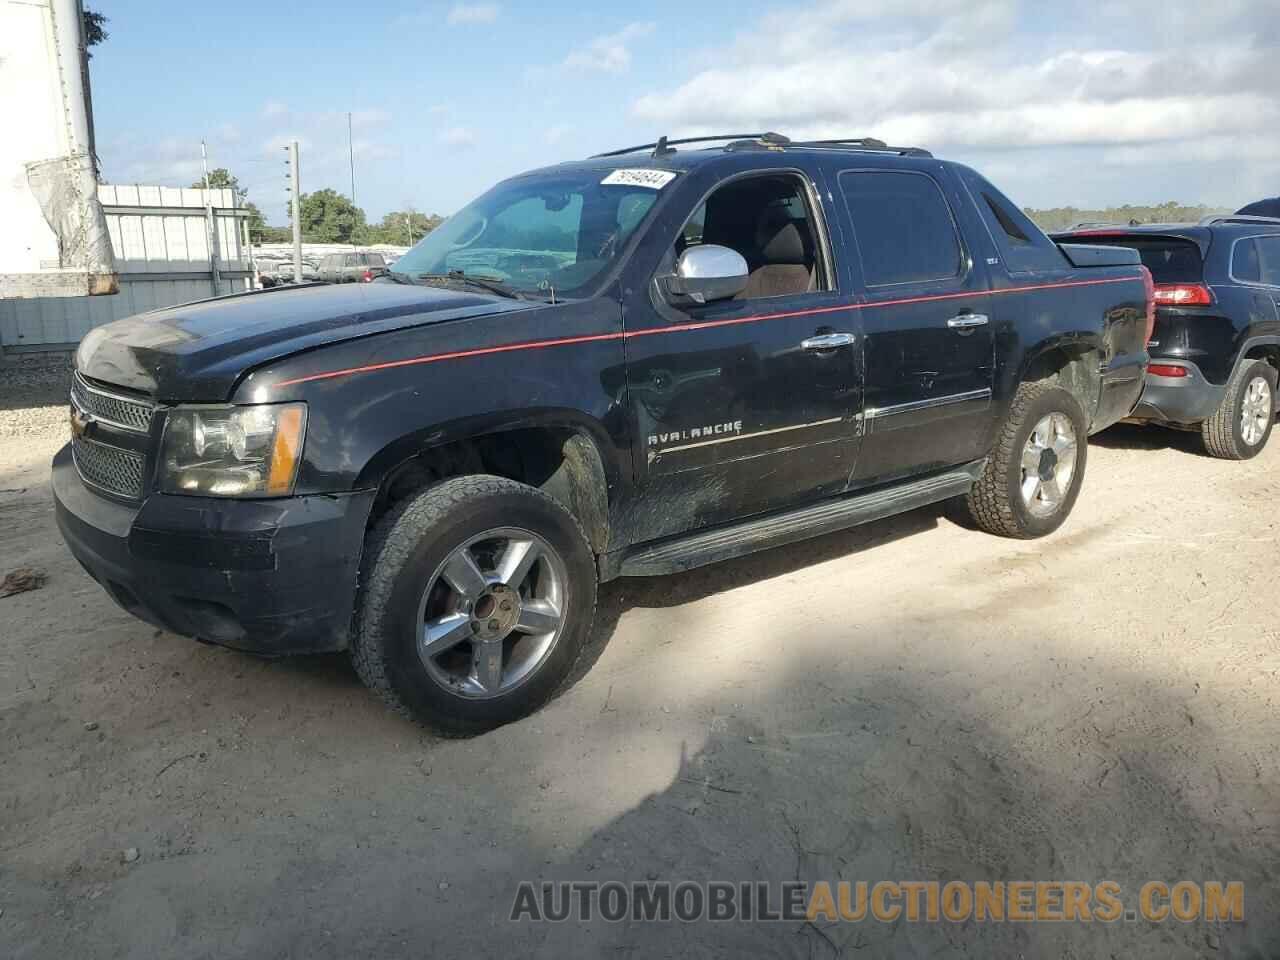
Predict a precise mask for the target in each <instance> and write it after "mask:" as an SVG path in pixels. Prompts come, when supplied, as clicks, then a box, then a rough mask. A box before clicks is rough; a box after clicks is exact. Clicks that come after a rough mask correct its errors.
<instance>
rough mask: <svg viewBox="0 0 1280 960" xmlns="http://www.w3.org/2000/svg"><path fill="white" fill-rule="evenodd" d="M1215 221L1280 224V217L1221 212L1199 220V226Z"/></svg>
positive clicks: (1211, 224)
mask: <svg viewBox="0 0 1280 960" xmlns="http://www.w3.org/2000/svg"><path fill="white" fill-rule="evenodd" d="M1215 223H1274V224H1277V225H1280V217H1251V216H1248V215H1247V214H1245V215H1242V214H1239V213H1221V214H1217V215H1216V216H1209V217H1205V218H1204V219H1203V220H1201V221H1200V223H1199V226H1202V227H1211V226H1213V225H1214V224H1215Z"/></svg>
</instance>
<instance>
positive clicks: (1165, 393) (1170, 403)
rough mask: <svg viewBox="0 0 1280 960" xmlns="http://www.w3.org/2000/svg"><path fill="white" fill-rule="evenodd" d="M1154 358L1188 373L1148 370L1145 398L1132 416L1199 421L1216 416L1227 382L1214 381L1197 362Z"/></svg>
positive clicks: (1144, 391)
mask: <svg viewBox="0 0 1280 960" xmlns="http://www.w3.org/2000/svg"><path fill="white" fill-rule="evenodd" d="M1152 362H1153V363H1162V364H1166V365H1169V366H1178V367H1182V368H1183V369H1184V370H1186V371H1187V375H1186V376H1185V377H1161V376H1158V375H1156V374H1153V373H1150V372H1148V373H1147V381H1146V385H1145V386H1144V388H1143V390H1142V399H1141V400H1139V401H1138V406H1137V407H1136V408H1135V409H1134V411H1133V413H1132V414H1130V417H1129V418H1130V419H1132V420H1155V421H1158V422H1161V423H1178V424H1198V423H1201V422H1203V421H1204V420H1207V419H1208V418H1209V417H1210V416H1212V415H1213V412H1214V411H1215V410H1217V409H1218V405H1219V404H1220V403H1222V397H1223V395H1224V394H1225V393H1226V390H1227V388H1226V385H1225V384H1215V383H1210V382H1209V381H1208V380H1206V379H1205V378H1204V374H1202V373H1201V372H1200V368H1199V367H1198V366H1196V365H1195V364H1194V363H1190V362H1188V361H1185V360H1178V361H1169V360H1164V359H1153V361H1152Z"/></svg>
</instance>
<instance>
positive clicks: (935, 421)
mask: <svg viewBox="0 0 1280 960" xmlns="http://www.w3.org/2000/svg"><path fill="white" fill-rule="evenodd" d="M944 185H945V187H946V188H945V189H944ZM836 190H837V194H838V197H839V199H840V200H841V205H842V206H843V209H844V213H845V214H846V215H847V217H848V222H849V227H850V234H851V236H852V237H853V240H854V243H853V245H852V246H853V247H854V248H855V249H856V251H857V258H856V259H857V265H858V266H859V267H860V273H861V286H862V294H863V300H864V304H863V308H862V311H861V313H862V329H863V336H864V343H863V362H864V364H865V371H864V376H865V384H866V386H865V410H864V418H865V433H864V436H863V441H862V447H861V450H860V451H859V454H858V460H857V466H856V470H855V472H854V473H853V475H852V476H851V478H850V485H851V486H853V487H861V486H868V485H872V484H876V483H881V482H885V481H889V480H894V479H897V478H899V477H906V476H910V475H912V474H918V473H923V472H926V471H929V470H932V469H938V468H942V467H947V466H952V465H955V464H959V463H964V462H967V461H969V460H973V459H976V458H978V457H980V456H981V455H982V453H983V449H982V448H983V445H984V443H985V440H986V436H987V434H988V430H987V428H988V426H989V418H990V407H991V390H992V385H993V381H994V374H995V340H994V333H993V329H994V328H993V325H992V323H991V318H990V312H989V300H990V294H989V291H988V284H987V274H986V271H985V269H983V268H981V267H978V266H977V265H975V263H974V258H973V256H972V255H971V253H970V251H969V249H968V247H967V245H966V244H965V242H964V240H963V237H962V234H961V231H960V229H959V226H958V224H957V220H956V217H955V214H954V212H953V209H952V202H951V201H950V200H949V199H948V194H949V193H950V192H951V189H950V181H949V180H947V179H946V178H945V176H944V171H943V170H942V168H941V165H940V164H932V163H927V162H924V161H921V162H920V164H919V165H918V166H915V167H905V168H904V166H903V165H902V163H901V161H898V162H897V163H896V164H895V165H893V166H892V167H890V166H875V165H872V163H870V162H869V163H868V165H866V166H859V167H857V168H852V169H846V170H843V171H841V172H840V173H839V174H838V176H837V177H836ZM956 199H957V200H958V197H957V198H956Z"/></svg>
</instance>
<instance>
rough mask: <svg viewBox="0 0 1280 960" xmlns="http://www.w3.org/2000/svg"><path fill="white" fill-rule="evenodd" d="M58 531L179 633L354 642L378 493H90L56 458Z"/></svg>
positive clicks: (219, 638) (315, 648)
mask: <svg viewBox="0 0 1280 960" xmlns="http://www.w3.org/2000/svg"><path fill="white" fill-rule="evenodd" d="M51 485H52V488H53V499H54V508H55V515H56V517H57V522H58V529H59V531H60V532H61V533H62V536H63V539H64V540H66V542H67V546H68V547H70V549H71V553H72V554H73V555H74V556H75V558H76V559H77V560H78V561H80V564H81V566H83V567H84V568H85V570H86V571H88V573H89V575H90V576H91V577H93V579H95V580H97V581H98V583H99V584H101V585H102V586H103V587H104V588H105V589H106V591H107V593H108V594H109V595H110V596H111V597H112V599H113V600H115V601H116V603H118V604H119V605H120V606H121V607H123V608H124V609H125V610H127V611H128V612H129V613H132V614H133V615H134V616H136V617H138V618H140V619H142V620H145V621H147V622H148V623H151V624H154V625H156V626H158V627H163V628H164V629H166V630H170V631H172V632H174V633H178V634H182V635H184V636H190V637H196V638H198V639H200V640H204V641H207V642H210V643H216V644H220V645H223V646H228V647H234V648H236V649H239V650H248V651H251V652H254V653H262V654H285V653H313V652H319V651H326V650H341V649H344V648H345V647H346V646H347V643H348V634H349V630H350V624H351V615H352V610H353V609H354V605H355V594H356V583H357V579H358V573H359V567H360V553H361V548H362V546H363V542H364V530H365V523H366V521H367V519H368V516H369V510H370V507H371V506H372V503H373V498H374V492H373V491H365V492H357V493H353V494H346V495H341V496H307V497H287V498H281V499H274V500H224V499H219V498H212V497H185V496H166V495H163V494H155V495H153V496H151V497H149V498H148V499H147V500H145V501H144V502H143V504H142V505H141V506H140V507H138V506H130V505H125V504H121V503H116V502H114V501H111V500H108V499H106V498H104V497H101V496H99V495H98V494H96V493H94V492H93V491H91V490H89V489H88V488H87V487H86V486H85V485H84V483H83V482H82V481H81V479H80V475H79V473H78V472H77V471H76V468H75V465H74V464H73V463H72V460H71V450H70V446H66V447H63V448H62V449H61V450H59V451H58V453H57V454H56V455H55V456H54V458H53V478H52V484H51Z"/></svg>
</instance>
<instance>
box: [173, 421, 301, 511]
mask: <svg viewBox="0 0 1280 960" xmlns="http://www.w3.org/2000/svg"><path fill="white" fill-rule="evenodd" d="M306 429H307V406H306V404H304V403H277V404H262V405H256V406H247V407H175V408H174V409H173V410H170V411H169V414H168V418H167V420H166V422H165V428H164V443H163V445H162V448H161V458H160V488H161V489H162V490H164V492H165V493H189V494H194V495H196V496H204V497H280V496H287V495H289V494H291V493H293V482H294V480H295V478H296V477H297V475H298V462H299V461H300V460H301V459H302V438H303V435H304V434H305V433H306Z"/></svg>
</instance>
